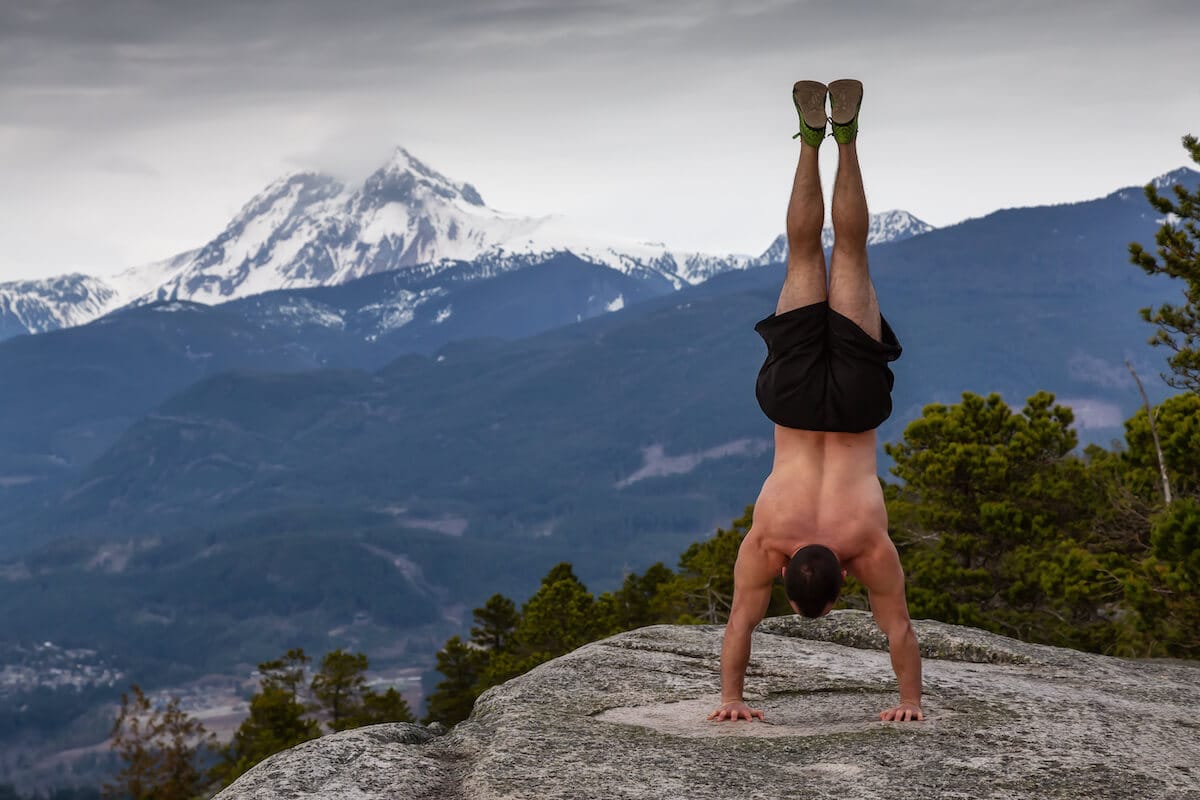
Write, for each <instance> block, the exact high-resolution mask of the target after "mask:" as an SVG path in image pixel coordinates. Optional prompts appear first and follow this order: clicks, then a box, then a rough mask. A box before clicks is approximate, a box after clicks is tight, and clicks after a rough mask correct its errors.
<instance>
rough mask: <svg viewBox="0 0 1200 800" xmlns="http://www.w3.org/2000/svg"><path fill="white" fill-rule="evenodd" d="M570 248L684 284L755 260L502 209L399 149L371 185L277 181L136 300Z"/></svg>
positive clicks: (235, 293)
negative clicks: (625, 238) (602, 234)
mask: <svg viewBox="0 0 1200 800" xmlns="http://www.w3.org/2000/svg"><path fill="white" fill-rule="evenodd" d="M563 251H569V252H572V253H574V254H575V255H577V256H579V257H580V258H582V259H584V260H587V261H591V262H593V263H599V264H604V265H607V266H610V267H612V268H613V269H617V270H620V271H622V272H625V273H627V274H634V275H636V274H639V273H646V274H658V275H661V276H663V277H665V278H667V279H668V280H669V281H671V282H672V284H673V285H675V286H676V287H677V288H678V287H680V286H683V285H685V284H692V283H698V282H700V281H702V280H704V279H706V278H708V277H710V276H711V275H713V274H715V273H716V272H720V271H723V270H725V269H731V268H738V267H744V266H746V265H747V263H748V259H746V258H739V257H722V256H710V255H705V254H700V253H685V252H674V251H670V250H668V249H667V248H666V247H665V246H663V245H655V244H645V243H637V242H620V241H616V240H614V239H611V238H603V239H602V238H599V237H596V236H595V235H589V234H586V233H583V232H580V231H578V230H577V229H575V228H573V227H572V226H571V225H570V224H569V223H567V222H566V221H564V220H562V219H561V218H559V217H540V218H535V217H522V216H518V215H513V214H506V213H504V212H501V211H496V210H494V209H491V208H488V207H487V206H486V205H484V203H483V199H482V198H481V197H480V196H479V192H478V191H476V190H475V188H474V187H472V186H471V185H470V184H468V183H457V182H455V181H452V180H450V179H449V178H447V177H445V176H444V175H442V174H440V173H438V172H436V171H435V170H433V169H431V168H430V167H428V166H427V165H425V164H424V163H422V162H421V161H419V160H417V159H416V158H414V157H413V156H412V155H411V154H410V153H409V152H408V151H406V150H404V149H403V148H397V150H396V151H395V153H394V155H393V156H392V158H391V160H390V161H389V162H388V163H387V164H385V165H384V166H383V167H381V168H380V169H378V170H377V171H375V172H374V173H372V174H371V175H370V176H369V177H368V178H367V179H366V181H365V182H364V183H363V185H362V186H360V187H355V188H350V187H347V186H345V185H343V184H341V183H340V182H338V181H336V180H335V179H333V178H330V177H328V176H324V175H320V174H318V173H300V174H296V175H292V176H289V177H287V178H283V179H281V180H279V181H276V182H275V183H273V184H271V185H270V186H268V187H267V189H266V190H264V191H263V192H262V193H261V194H259V195H258V196H257V197H255V198H254V199H252V200H251V201H250V202H249V203H248V204H247V205H246V206H245V207H244V208H243V209H242V210H241V211H240V212H239V213H238V215H237V216H235V217H234V219H233V220H232V221H231V222H230V223H229V225H228V226H227V227H226V229H225V230H224V231H222V233H221V234H220V235H219V236H218V237H217V238H216V239H214V240H213V241H212V242H210V243H208V244H207V245H205V246H204V247H203V248H201V249H200V250H199V251H197V252H196V255H195V257H194V258H193V259H192V260H191V263H189V264H187V265H186V266H184V268H182V269H181V270H179V271H178V272H177V273H176V274H175V275H173V276H172V277H171V278H170V279H168V280H166V281H164V282H162V283H161V284H159V285H158V286H156V287H154V289H153V290H152V291H150V292H147V293H146V294H144V295H142V296H139V297H137V298H131V299H135V301H136V302H148V301H152V300H161V299H165V298H170V297H179V298H184V299H188V300H192V301H196V302H202V303H219V302H225V301H227V300H233V299H237V298H240V297H246V296H248V295H253V294H259V293H261V292H265V291H270V290H274V289H290V288H302V287H308V286H317V285H333V284H341V283H345V282H347V281H351V280H354V279H356V278H361V277H363V276H366V275H371V274H375V273H378V272H384V271H387V270H394V269H401V268H405V267H413V266H416V265H423V264H433V265H437V264H445V263H449V262H461V261H473V260H476V259H480V258H484V259H487V260H488V261H489V262H490V263H491V264H492V266H493V268H494V269H495V270H504V269H512V268H517V267H520V266H523V265H526V264H528V263H530V261H531V259H533V260H537V259H538V258H539V257H545V256H547V255H549V254H553V253H556V252H563Z"/></svg>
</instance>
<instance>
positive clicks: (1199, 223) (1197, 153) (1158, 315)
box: [1129, 136, 1200, 394]
mask: <svg viewBox="0 0 1200 800" xmlns="http://www.w3.org/2000/svg"><path fill="white" fill-rule="evenodd" d="M1183 146H1184V148H1185V149H1186V150H1187V152H1188V155H1189V156H1190V157H1191V159H1192V161H1194V162H1195V163H1196V164H1197V165H1200V141H1198V140H1197V139H1196V137H1195V136H1184V137H1183ZM1172 194H1174V198H1171V197H1169V196H1167V195H1166V194H1160V193H1159V191H1158V190H1157V189H1156V188H1155V186H1154V184H1148V185H1147V186H1146V199H1147V200H1149V201H1150V205H1152V206H1154V208H1155V209H1157V210H1158V211H1159V212H1161V213H1163V214H1165V215H1166V219H1165V221H1164V222H1163V224H1162V227H1160V228H1159V229H1158V232H1157V233H1156V234H1155V236H1154V241H1155V243H1156V244H1157V245H1158V247H1157V253H1158V255H1157V258H1156V257H1155V256H1154V255H1152V254H1150V253H1148V252H1146V250H1145V249H1144V248H1143V247H1142V245H1140V244H1138V243H1137V242H1133V243H1131V244H1130V245H1129V256H1130V260H1131V261H1132V262H1133V263H1134V264H1137V265H1138V266H1139V267H1141V268H1142V269H1143V270H1144V271H1145V272H1146V273H1147V274H1148V275H1167V276H1169V277H1172V278H1178V279H1180V280H1182V281H1183V282H1184V286H1183V296H1184V302H1183V303H1182V304H1179V305H1175V304H1171V303H1163V304H1162V305H1161V306H1159V307H1157V308H1143V309H1142V310H1141V314H1142V319H1144V320H1146V321H1147V322H1149V323H1152V324H1153V325H1156V326H1157V327H1158V330H1157V331H1156V332H1155V334H1154V336H1153V338H1151V339H1150V343H1151V344H1153V345H1158V346H1165V347H1168V348H1169V349H1170V350H1172V351H1173V353H1172V355H1171V356H1170V357H1168V359H1167V364H1168V366H1169V367H1170V369H1171V373H1172V374H1169V375H1168V374H1164V375H1163V379H1164V380H1166V382H1167V383H1168V384H1170V385H1171V386H1172V387H1174V388H1176V389H1186V390H1188V391H1191V392H1194V393H1197V394H1200V190H1196V191H1189V190H1188V189H1187V187H1185V186H1183V185H1182V184H1177V185H1175V186H1173V187H1172Z"/></svg>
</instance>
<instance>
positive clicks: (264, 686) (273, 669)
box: [212, 649, 321, 786]
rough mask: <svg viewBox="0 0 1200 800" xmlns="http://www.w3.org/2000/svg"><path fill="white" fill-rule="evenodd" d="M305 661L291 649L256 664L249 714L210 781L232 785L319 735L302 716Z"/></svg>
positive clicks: (316, 727) (313, 722) (315, 726)
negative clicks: (265, 761) (255, 686)
mask: <svg viewBox="0 0 1200 800" xmlns="http://www.w3.org/2000/svg"><path fill="white" fill-rule="evenodd" d="M308 662H309V657H308V656H307V655H305V654H304V651H303V650H301V649H294V650H289V651H288V652H287V653H285V654H284V655H283V656H282V657H281V658H278V659H275V660H274V661H264V662H263V663H261V664H259V665H258V671H259V674H260V676H261V677H260V681H259V686H260V689H259V691H258V693H257V694H255V695H254V696H253V697H251V698H250V715H249V716H248V717H246V719H245V720H243V721H242V724H241V725H240V726H239V727H238V729H237V731H236V732H235V733H234V735H233V739H232V741H230V742H229V743H228V744H227V745H226V746H225V747H224V748H223V749H222V751H221V760H220V762H219V763H217V764H216V765H215V766H214V767H213V769H212V776H213V778H214V779H216V780H217V781H218V782H219V783H220V784H221V786H228V785H229V784H231V783H233V782H234V781H235V780H237V778H238V776H239V775H241V774H242V773H244V772H246V771H247V770H248V769H250V768H251V767H253V766H254V765H255V764H257V763H258V762H260V761H262V760H263V759H265V758H267V757H268V756H272V755H274V754H275V753H278V752H279V751H281V750H286V749H287V748H289V747H292V746H294V745H297V744H300V742H305V741H308V740H309V739H315V738H317V737H318V736H320V735H321V726H320V725H319V724H318V723H317V722H316V720H313V719H310V718H308V717H307V716H305V715H306V714H307V712H308V707H307V705H306V704H305V703H304V702H303V698H302V697H301V694H300V692H301V689H302V688H303V686H304V670H305V666H306V665H307V664H308Z"/></svg>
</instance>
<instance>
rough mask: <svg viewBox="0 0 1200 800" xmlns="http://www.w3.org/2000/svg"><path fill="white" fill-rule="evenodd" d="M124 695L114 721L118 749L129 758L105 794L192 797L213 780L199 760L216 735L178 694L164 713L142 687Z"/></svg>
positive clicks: (135, 798) (151, 799)
mask: <svg viewBox="0 0 1200 800" xmlns="http://www.w3.org/2000/svg"><path fill="white" fill-rule="evenodd" d="M131 691H132V696H130V695H129V694H124V693H123V694H122V695H121V708H120V711H119V712H118V714H117V719H116V721H115V722H114V724H113V731H112V748H113V750H114V751H115V752H116V754H117V756H118V758H120V760H121V761H122V762H123V766H122V768H121V770H120V771H119V772H118V773H117V775H116V780H115V781H114V782H113V783H111V784H107V785H105V787H104V794H105V796H107V797H113V798H122V799H123V800H124V798H129V799H130V800H191V798H193V797H196V796H197V795H199V794H201V793H202V792H203V790H204V788H205V784H206V783H207V779H206V777H205V775H204V773H203V772H202V771H201V769H200V767H199V761H200V759H201V758H202V757H203V755H204V750H205V748H209V747H212V746H213V741H214V739H213V737H212V736H211V735H209V734H207V733H206V731H205V729H204V726H203V725H202V724H201V723H200V722H199V720H196V719H194V718H192V717H191V716H189V715H188V714H187V713H186V712H184V711H183V709H181V708H180V701H179V698H178V697H173V698H171V700H170V701H169V702H168V703H167V705H166V707H165V708H163V709H162V710H161V711H160V710H158V709H156V708H154V706H153V704H152V703H151V702H150V698H149V697H147V696H146V694H145V692H143V691H142V689H141V687H140V686H138V685H137V684H134V685H133V686H132V687H131Z"/></svg>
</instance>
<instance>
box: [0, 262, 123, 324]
mask: <svg viewBox="0 0 1200 800" xmlns="http://www.w3.org/2000/svg"><path fill="white" fill-rule="evenodd" d="M119 302H120V295H119V293H118V292H117V291H116V290H115V289H114V288H113V287H112V286H111V285H110V284H109V283H107V282H106V281H104V280H103V279H102V278H97V277H95V276H92V275H83V274H80V273H77V272H76V273H71V274H69V275H58V276H55V277H53V278H43V279H41V280H25V281H11V282H9V283H0V338H5V337H7V336H14V335H17V334H20V333H43V332H45V331H52V330H57V329H58V328H64V327H70V326H72V325H82V324H83V323H85V322H88V321H90V320H93V319H95V318H96V317H98V316H100V315H102V314H104V313H106V312H107V311H109V310H110V309H112V308H114V307H115V305H116V304H117V303H119Z"/></svg>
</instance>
